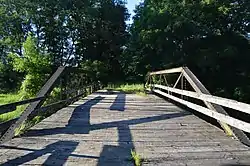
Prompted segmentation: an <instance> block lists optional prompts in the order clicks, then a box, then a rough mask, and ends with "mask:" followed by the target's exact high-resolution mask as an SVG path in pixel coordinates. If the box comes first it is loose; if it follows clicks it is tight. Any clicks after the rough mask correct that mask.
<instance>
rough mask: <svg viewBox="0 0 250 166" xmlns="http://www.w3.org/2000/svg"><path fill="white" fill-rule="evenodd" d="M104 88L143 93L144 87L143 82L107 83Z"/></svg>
mask: <svg viewBox="0 0 250 166" xmlns="http://www.w3.org/2000/svg"><path fill="white" fill-rule="evenodd" d="M106 89H112V90H116V91H123V92H126V93H136V94H140V95H144V94H145V93H144V92H145V89H144V85H143V84H109V85H108V86H107V88H106Z"/></svg>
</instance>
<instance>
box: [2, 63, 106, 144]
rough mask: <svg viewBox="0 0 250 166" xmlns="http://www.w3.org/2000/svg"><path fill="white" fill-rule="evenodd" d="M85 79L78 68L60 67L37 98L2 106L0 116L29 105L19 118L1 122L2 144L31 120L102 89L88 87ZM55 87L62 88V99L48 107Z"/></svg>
mask: <svg viewBox="0 0 250 166" xmlns="http://www.w3.org/2000/svg"><path fill="white" fill-rule="evenodd" d="M85 79H86V76H85V74H84V73H83V72H77V69H76V68H68V67H59V68H58V69H57V70H56V71H55V72H54V74H53V75H52V76H51V77H50V78H49V79H48V81H47V82H46V83H45V84H44V86H43V87H42V88H41V89H40V91H39V92H38V93H37V95H36V98H33V99H28V100H23V101H19V102H15V103H10V104H6V105H1V106H0V115H1V114H6V113H9V112H12V111H15V110H16V108H17V106H21V105H26V104H29V105H28V106H27V107H26V109H25V110H24V111H23V112H22V114H21V115H20V116H19V117H17V118H15V119H11V120H8V121H5V122H2V123H1V122H0V144H2V143H4V142H6V141H9V140H10V139H12V138H13V137H14V136H15V130H16V129H18V128H20V126H21V125H22V124H24V123H25V122H26V121H27V120H31V119H32V118H34V117H36V116H37V115H44V114H47V113H54V112H55V111H57V110H59V109H61V108H63V107H66V106H67V105H69V104H71V103H72V102H74V101H76V100H77V99H78V98H79V97H82V96H84V95H87V94H88V93H92V92H94V91H95V90H97V89H99V88H100V87H101V85H100V83H91V85H86V80H85ZM55 87H58V88H60V99H59V101H54V102H52V103H47V105H46V104H45V102H46V101H47V100H48V99H49V98H50V93H51V92H52V91H53V89H54V88H55Z"/></svg>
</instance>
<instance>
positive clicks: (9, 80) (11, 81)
mask: <svg viewBox="0 0 250 166" xmlns="http://www.w3.org/2000/svg"><path fill="white" fill-rule="evenodd" d="M21 78H22V73H18V72H16V71H14V70H13V66H12V65H11V64H10V63H3V62H1V61H0V93H9V92H13V91H16V89H17V87H18V86H19V85H20V84H21Z"/></svg>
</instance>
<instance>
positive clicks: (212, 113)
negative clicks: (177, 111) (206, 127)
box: [153, 90, 250, 133]
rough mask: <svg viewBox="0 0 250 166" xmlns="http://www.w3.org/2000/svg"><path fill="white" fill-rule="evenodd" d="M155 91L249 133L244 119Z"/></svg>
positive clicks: (249, 128)
mask: <svg viewBox="0 0 250 166" xmlns="http://www.w3.org/2000/svg"><path fill="white" fill-rule="evenodd" d="M153 91H154V92H155V93H158V94H160V95H163V96H165V97H168V98H170V99H172V100H174V101H176V102H179V103H181V104H183V105H185V106H187V107H188V108H191V109H194V110H196V111H198V112H200V113H203V114H204V115H207V116H209V117H212V118H214V119H216V120H219V121H222V122H224V123H226V124H229V125H231V126H234V127H236V128H238V129H241V130H243V131H245V132H248V133H250V124H249V123H246V122H244V121H241V120H238V119H235V118H232V117H230V116H227V115H224V114H221V113H218V112H216V111H213V110H211V109H208V108H205V107H202V106H199V105H197V104H193V103H191V102H188V101H185V100H183V99H179V98H178V97H175V96H172V95H169V94H167V93H165V92H162V91H160V90H153Z"/></svg>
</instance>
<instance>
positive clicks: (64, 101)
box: [0, 67, 250, 166]
mask: <svg viewBox="0 0 250 166" xmlns="http://www.w3.org/2000/svg"><path fill="white" fill-rule="evenodd" d="M72 71H73V72H72ZM71 73H76V74H71ZM85 79H86V78H85V77H84V74H83V73H78V72H77V69H73V70H72V69H69V68H66V67H60V68H58V69H57V71H55V73H54V74H53V75H52V76H51V78H50V79H49V80H48V81H47V83H46V84H45V85H44V86H43V87H42V89H41V90H40V91H39V93H38V94H37V97H36V98H34V99H29V100H24V101H20V102H17V103H11V104H7V105H2V106H0V114H4V113H8V112H12V111H14V110H15V109H16V108H17V107H18V106H20V105H27V104H28V106H27V108H26V109H25V110H24V112H23V113H22V114H21V115H20V116H19V117H17V118H15V119H11V120H9V121H6V122H3V123H1V124H0V127H1V128H0V133H1V139H0V144H1V145H0V148H1V150H0V164H1V165H98V166H102V165H107V166H112V165H114V166H118V165H162V166H163V165H164V166H165V165H171V166H172V165H178V166H179V165H183V166H186V165H192V166H193V165H207V166H211V165H225V166H226V165H228V166H229V165H249V164H250V158H249V157H250V148H249V145H250V141H249V138H248V137H249V133H250V124H249V119H247V118H244V117H247V115H249V114H250V105H248V104H246V103H241V102H238V101H235V100H231V99H225V98H221V97H218V96H213V95H211V94H210V93H209V91H208V90H207V89H206V88H205V86H204V85H203V84H202V83H201V82H200V81H199V80H198V78H197V77H196V76H195V75H194V73H192V72H191V71H190V70H189V69H188V68H187V67H181V68H175V69H170V70H162V71H157V72H151V73H148V75H147V77H146V84H145V89H146V90H147V91H148V94H147V95H145V96H140V95H136V94H126V93H124V92H119V91H112V90H105V89H103V87H102V85H101V84H100V83H99V82H96V83H93V84H91V85H88V86H86V84H85V83H84V80H85ZM56 87H61V89H62V92H63V93H62V94H61V95H60V97H61V98H60V100H59V101H56V102H54V103H49V104H46V103H48V102H46V101H47V100H48V98H49V95H50V94H51V92H52V90H53V89H54V88H56ZM227 109H233V110H234V111H235V112H237V113H238V115H244V116H243V118H242V117H239V116H238V117H235V116H233V115H229V114H228V111H227ZM36 117H44V118H43V120H42V121H39V123H35V125H26V126H28V127H27V128H28V130H25V132H23V133H21V134H20V133H19V134H20V135H17V129H20V128H22V126H23V125H24V124H30V123H28V122H33V121H34V119H35V118H36ZM131 154H134V157H132V156H133V155H131ZM135 156H136V157H135ZM136 159H137V160H140V162H136Z"/></svg>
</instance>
